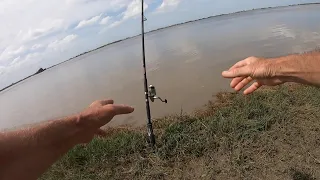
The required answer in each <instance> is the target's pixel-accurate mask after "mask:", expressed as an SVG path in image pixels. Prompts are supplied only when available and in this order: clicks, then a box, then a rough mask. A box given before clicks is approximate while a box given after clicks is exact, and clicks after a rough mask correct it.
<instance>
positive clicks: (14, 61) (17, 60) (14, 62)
mask: <svg viewBox="0 0 320 180" xmlns="http://www.w3.org/2000/svg"><path fill="white" fill-rule="evenodd" d="M20 60H21V56H19V57H17V58H15V59H14V60H13V61H12V62H11V63H10V65H13V64H16V63H18V62H19V61H20Z"/></svg>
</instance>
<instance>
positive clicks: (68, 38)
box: [48, 34, 78, 50]
mask: <svg viewBox="0 0 320 180" xmlns="http://www.w3.org/2000/svg"><path fill="white" fill-rule="evenodd" d="M76 38H78V35H76V34H71V35H68V36H66V37H65V38H63V39H61V40H56V41H53V42H51V43H50V44H49V45H48V48H50V49H53V50H56V49H58V48H61V47H63V46H64V45H66V44H69V43H70V42H72V41H74V40H75V39H76Z"/></svg>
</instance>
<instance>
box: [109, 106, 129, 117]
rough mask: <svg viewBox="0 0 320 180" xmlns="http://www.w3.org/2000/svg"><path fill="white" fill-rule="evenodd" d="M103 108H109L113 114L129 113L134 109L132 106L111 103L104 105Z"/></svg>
mask: <svg viewBox="0 0 320 180" xmlns="http://www.w3.org/2000/svg"><path fill="white" fill-rule="evenodd" d="M105 108H107V109H109V110H111V111H112V112H113V114H114V115H115V116H116V115H120V114H130V113H132V112H133V111H134V108H133V107H131V106H128V105H111V106H105Z"/></svg>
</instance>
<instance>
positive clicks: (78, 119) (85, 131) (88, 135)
mask: <svg viewBox="0 0 320 180" xmlns="http://www.w3.org/2000/svg"><path fill="white" fill-rule="evenodd" d="M86 118H87V117H86V116H82V115H81V114H79V115H75V116H72V117H71V123H72V124H73V127H74V129H75V131H74V137H75V139H76V144H82V143H88V142H90V141H91V140H92V139H93V137H94V132H95V129H94V128H92V127H90V126H88V124H87V123H86V122H87V120H86Z"/></svg>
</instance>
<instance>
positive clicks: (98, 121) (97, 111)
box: [79, 100, 134, 136]
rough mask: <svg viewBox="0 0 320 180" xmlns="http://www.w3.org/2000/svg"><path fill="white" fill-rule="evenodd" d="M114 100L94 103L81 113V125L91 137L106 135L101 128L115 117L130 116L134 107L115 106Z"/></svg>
mask: <svg viewBox="0 0 320 180" xmlns="http://www.w3.org/2000/svg"><path fill="white" fill-rule="evenodd" d="M113 103H114V102H113V100H101V101H95V102H93V103H92V104H91V105H90V106H89V108H88V109H86V110H85V111H83V112H81V113H80V118H79V123H80V125H81V126H82V127H84V128H85V131H86V132H88V133H89V134H90V135H92V136H93V135H104V134H105V132H104V131H103V130H101V129H100V128H101V127H102V126H104V125H106V124H107V123H109V122H110V121H111V120H112V118H113V117H114V116H117V115H121V114H130V113H132V112H133V111H134V108H133V107H130V106H127V105H115V104H113Z"/></svg>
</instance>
